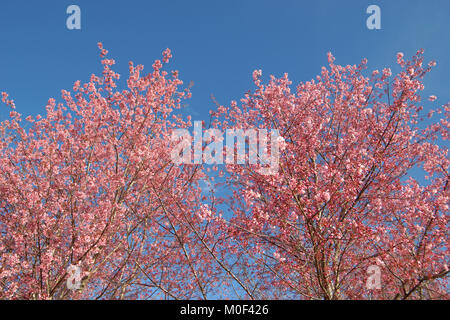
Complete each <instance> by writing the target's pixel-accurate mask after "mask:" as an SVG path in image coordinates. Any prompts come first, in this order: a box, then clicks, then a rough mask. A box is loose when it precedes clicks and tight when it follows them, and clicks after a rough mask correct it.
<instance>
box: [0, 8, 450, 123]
mask: <svg viewBox="0 0 450 320" xmlns="http://www.w3.org/2000/svg"><path fill="white" fill-rule="evenodd" d="M70 4H76V5H78V6H79V7H80V8H81V30H68V29H67V28H66V19H67V17H68V14H66V8H67V7H68V6H69V5H70ZM371 4H377V5H378V6H380V8H381V27H382V29H381V30H369V29H367V27H366V19H367V17H368V16H369V15H368V14H366V8H367V7H368V6H369V5H371ZM0 8H1V9H0V34H1V42H0V57H1V59H0V91H7V92H8V93H9V94H10V95H11V96H12V97H13V98H14V99H15V101H16V104H17V109H18V111H19V112H21V113H22V114H24V115H28V114H37V113H44V110H45V109H44V106H45V104H46V102H47V100H48V98H49V97H55V98H58V99H59V96H60V91H61V89H70V88H71V87H72V85H73V82H74V81H75V80H78V79H80V80H82V81H86V80H88V78H89V76H90V74H91V73H100V71H101V66H100V64H99V59H98V49H97V46H96V43H97V42H98V41H102V42H103V43H104V45H105V47H106V48H107V49H108V50H109V51H110V56H111V57H113V58H115V59H116V61H117V62H118V65H117V67H116V70H118V71H119V72H120V73H122V76H123V77H124V76H126V75H127V66H128V61H130V60H133V61H134V62H135V63H140V64H144V65H145V66H146V67H147V68H150V67H151V64H152V63H153V61H154V60H155V59H157V58H160V56H161V52H162V51H163V50H164V49H165V48H167V47H169V48H170V49H172V52H173V55H174V58H173V59H172V62H171V63H170V65H169V68H171V69H178V70H179V71H180V77H181V79H182V80H184V81H185V83H186V84H187V83H189V81H193V82H194V87H193V88H192V93H193V97H192V99H191V100H190V101H189V109H188V111H189V112H190V113H191V114H192V115H193V119H194V120H197V119H207V118H208V111H209V110H210V109H212V108H214V105H213V103H212V102H211V99H210V95H211V94H214V96H215V97H216V98H217V100H218V101H219V103H221V104H224V105H227V104H229V102H230V100H233V99H234V100H239V99H240V98H241V97H242V96H243V93H244V92H246V91H247V90H249V89H252V88H253V86H252V80H251V73H252V71H253V70H254V69H262V70H263V75H264V76H265V79H267V77H268V76H269V75H270V74H274V75H276V76H280V75H282V74H283V73H284V72H287V73H289V76H290V78H291V80H293V81H294V84H295V83H298V82H300V81H307V80H310V79H311V78H313V77H314V76H315V75H316V74H318V73H319V71H320V68H321V66H322V65H325V64H326V61H327V60H326V53H327V52H328V51H331V52H332V53H333V54H334V55H335V56H336V62H337V63H340V64H355V63H358V62H359V61H360V60H361V59H362V58H363V57H366V58H368V60H369V68H371V69H372V68H373V69H375V68H379V67H382V66H394V65H395V54H396V53H397V52H398V51H402V52H404V53H405V55H406V56H410V55H411V54H413V53H414V52H415V51H416V50H417V49H419V48H422V47H423V48H424V49H425V56H426V58H427V59H435V60H437V62H438V65H437V67H436V68H435V70H434V71H433V72H432V73H431V74H430V75H429V76H428V78H427V79H426V82H425V85H426V94H435V95H436V96H437V97H438V103H445V102H447V101H450V92H449V90H448V88H450V77H449V76H448V75H449V74H450V58H449V51H450V50H449V49H450V22H449V20H450V19H449V17H450V1H448V0H429V1H413V0H396V1H379V0H370V1H365V0H354V1H350V0H348V1H331V0H330V1H325V0H321V1H300V0H289V1H288V0H277V1H263V0H259V1H253V0H252V1H250V0H240V1H235V0H226V1H215V0H209V1H184V0H183V1H182V0H176V1H175V0H164V1H162V0H151V1H144V0H127V1H107V0H71V1H65V0H41V1H23V0H2V3H1V6H0ZM6 115H7V110H6V108H5V107H2V108H1V111H0V120H4V119H5V118H6Z"/></svg>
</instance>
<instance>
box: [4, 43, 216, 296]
mask: <svg viewBox="0 0 450 320" xmlns="http://www.w3.org/2000/svg"><path fill="white" fill-rule="evenodd" d="M99 48H100V50H101V58H102V60H101V62H102V64H103V73H102V76H96V75H92V76H91V77H90V81H89V82H87V83H85V84H81V83H80V81H77V82H75V84H74V86H73V92H72V93H71V92H69V91H66V90H62V99H63V102H62V103H59V104H57V103H56V101H55V100H54V99H50V100H49V101H48V105H47V106H46V110H47V114H46V115H45V116H44V117H41V116H39V115H38V116H36V117H31V116H29V117H27V118H26V119H25V120H22V118H21V114H20V113H18V112H17V111H16V108H15V104H14V101H13V100H11V99H9V98H8V95H7V94H6V93H3V94H2V98H3V102H4V103H6V104H7V105H9V107H10V108H11V112H10V119H8V120H5V121H3V122H2V123H1V124H0V135H1V140H0V232H1V238H0V298H7V299H78V298H90V299H103V298H108V299H136V298H140V299H147V298H160V299H161V298H170V299H174V298H199V299H202V298H206V297H207V295H208V294H210V292H211V291H213V290H216V287H217V286H216V282H215V281H216V273H217V272H218V271H217V270H216V269H215V267H214V265H215V264H214V263H212V262H211V261H210V260H211V259H213V256H212V255H211V253H210V251H208V249H210V248H211V247H212V246H213V245H214V243H215V242H214V241H215V239H216V237H215V234H216V233H214V230H213V229H212V228H211V227H208V219H205V218H204V217H203V216H202V215H199V214H198V213H199V212H207V207H205V206H204V205H202V203H201V197H202V190H201V188H200V186H199V181H200V180H201V179H203V177H204V173H203V172H202V170H201V167H200V166H188V165H186V166H176V165H174V164H173V162H172V161H171V159H170V156H169V152H168V150H170V148H171V145H170V144H171V143H172V142H171V140H170V134H171V131H172V130H173V128H183V127H187V126H189V125H190V119H188V120H183V119H182V117H181V116H177V115H175V114H174V110H177V109H179V108H180V106H181V101H182V99H185V98H188V97H189V96H190V92H189V88H186V89H180V86H181V85H182V81H181V80H179V79H178V72H176V71H175V72H172V73H171V74H169V73H168V72H167V71H164V70H163V69H162V68H163V63H167V62H168V61H169V58H171V53H170V50H166V51H164V57H163V61H162V62H161V61H159V60H157V61H155V63H154V64H153V70H152V71H151V72H149V73H148V74H144V73H143V66H142V65H138V66H135V65H133V63H131V62H130V65H129V70H130V75H129V77H128V79H127V81H126V84H127V87H126V88H125V89H124V90H120V89H119V87H118V84H117V81H118V79H119V74H117V73H115V72H114V71H113V70H112V69H111V66H112V65H114V64H115V61H114V60H112V59H108V58H106V55H107V50H105V49H104V48H103V46H102V44H101V43H99ZM209 220H211V219H209ZM219 256H220V252H219V251H217V250H216V252H215V255H214V261H216V260H218V259H219ZM216 265H217V264H216ZM71 266H74V267H77V268H79V269H78V270H80V272H81V274H80V275H79V277H80V279H78V280H81V283H79V284H80V286H79V287H75V289H78V290H69V289H70V288H69V287H70V286H68V285H67V284H68V280H70V281H72V279H70V277H71V276H72V274H71V273H70V272H69V271H68V270H69V269H70V268H71ZM75 280H76V279H75ZM70 283H72V282H69V284H70Z"/></svg>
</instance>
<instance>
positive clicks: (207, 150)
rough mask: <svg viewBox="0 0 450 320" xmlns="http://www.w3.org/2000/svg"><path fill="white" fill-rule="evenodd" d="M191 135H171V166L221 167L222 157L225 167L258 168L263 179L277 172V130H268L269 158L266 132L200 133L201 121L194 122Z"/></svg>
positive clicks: (184, 132) (183, 131) (181, 131)
mask: <svg viewBox="0 0 450 320" xmlns="http://www.w3.org/2000/svg"><path fill="white" fill-rule="evenodd" d="M193 131H194V132H193V136H192V135H191V134H190V133H189V131H188V130H187V129H176V130H174V131H173V132H172V137H171V140H172V142H173V143H175V146H174V147H173V148H172V150H171V154H170V155H171V158H172V161H173V162H174V163H175V164H177V165H180V164H201V163H205V164H223V163H224V155H225V163H226V164H245V163H248V164H254V165H257V164H259V165H260V166H261V167H260V169H259V170H258V171H259V173H261V174H264V175H270V174H274V173H277V172H278V168H279V158H280V146H281V147H283V146H284V139H283V138H282V137H281V136H280V134H279V132H278V130H275V129H271V130H270V154H269V152H268V151H269V150H268V130H267V129H259V128H258V129H245V130H244V129H227V130H226V131H225V134H224V133H223V132H222V131H220V130H218V129H215V128H211V129H207V130H205V131H204V132H203V126H202V121H194V130H193ZM224 140H225V148H224ZM204 142H205V143H206V145H204ZM247 142H248V143H247Z"/></svg>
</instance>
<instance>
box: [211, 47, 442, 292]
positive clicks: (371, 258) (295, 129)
mask: <svg viewBox="0 0 450 320" xmlns="http://www.w3.org/2000/svg"><path fill="white" fill-rule="evenodd" d="M334 61H335V58H334V57H333V56H332V55H331V54H329V55H328V62H329V67H328V68H325V67H323V68H322V71H321V74H320V75H319V76H317V78H316V79H314V80H311V81H308V82H305V83H300V84H299V85H297V87H296V88H295V90H292V89H291V82H290V81H289V79H288V76H287V74H285V75H284V76H283V77H281V78H279V79H277V78H275V77H273V76H271V78H270V82H269V83H268V84H263V83H262V80H261V75H262V73H261V71H259V70H257V71H255V72H254V74H253V78H254V83H255V85H256V89H255V90H254V91H253V92H248V93H247V94H246V95H245V97H244V98H243V99H242V100H241V104H240V105H239V104H238V103H237V102H232V104H231V106H230V107H224V106H219V108H218V110H217V111H215V112H213V115H214V117H215V120H214V126H215V127H217V128H222V129H223V130H225V129H227V128H234V129H246V128H272V129H278V130H279V132H280V135H281V136H282V138H283V139H281V144H282V145H281V149H282V151H281V155H280V160H279V163H280V165H279V170H278V172H274V173H273V174H272V175H269V176H267V175H263V174H261V170H260V169H261V168H262V165H259V164H248V163H247V164H246V165H227V171H228V177H227V182H226V185H227V187H228V188H229V190H230V192H232V195H231V196H230V197H223V199H222V201H223V202H224V203H226V204H227V205H228V206H229V210H230V211H231V214H232V218H231V219H230V221H228V222H227V224H228V227H227V228H228V232H229V234H230V235H232V236H233V237H234V240H235V248H245V250H246V252H247V253H248V257H247V258H246V260H242V266H241V268H242V274H244V273H245V274H247V275H249V277H248V278H247V280H246V284H247V285H248V286H249V287H251V288H252V292H254V297H259V298H269V299H272V298H301V299H435V298H448V293H447V291H448V272H449V271H448V259H449V256H448V233H447V230H448V223H449V220H448V219H449V215H448V212H449V211H448V209H449V187H448V183H449V171H448V167H449V158H448V150H447V148H446V147H445V144H446V142H447V140H448V132H449V131H448V130H449V122H448V117H449V112H450V104H446V105H444V106H443V107H442V108H440V109H438V110H435V111H436V112H437V113H436V114H435V115H434V116H433V117H432V120H434V121H432V120H427V119H425V120H424V119H423V118H424V117H423V105H425V104H426V103H430V104H431V102H427V101H423V99H422V98H421V95H420V91H421V90H423V89H424V84H423V78H424V76H425V74H426V73H428V72H429V71H430V69H431V67H432V66H434V65H435V63H434V62H430V63H428V64H424V58H423V51H422V50H420V51H419V52H417V54H416V55H415V56H414V57H413V58H412V59H411V60H410V61H405V60H404V59H403V54H401V53H399V54H398V55H397V63H398V67H397V68H398V69H399V72H398V73H397V74H396V75H392V72H391V70H390V69H388V68H385V69H383V70H382V71H378V70H375V71H373V72H372V73H371V74H368V75H366V73H367V71H366V69H367V61H366V60H363V61H362V63H361V64H360V65H358V66H356V65H348V66H340V65H337V64H335V63H334ZM435 99H436V97H434V96H431V97H430V98H429V100H430V101H434V100H435ZM427 108H429V106H428V105H427ZM433 112H434V111H432V112H430V114H429V116H430V117H431V116H432V113H433ZM269 152H270V151H269ZM235 250H239V249H235ZM371 269H373V270H379V271H380V274H379V276H380V279H379V280H380V281H379V284H380V286H379V287H378V286H371V285H370V283H368V280H371V279H370V277H371V276H377V274H370V272H372V271H371ZM368 272H369V273H368Z"/></svg>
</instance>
